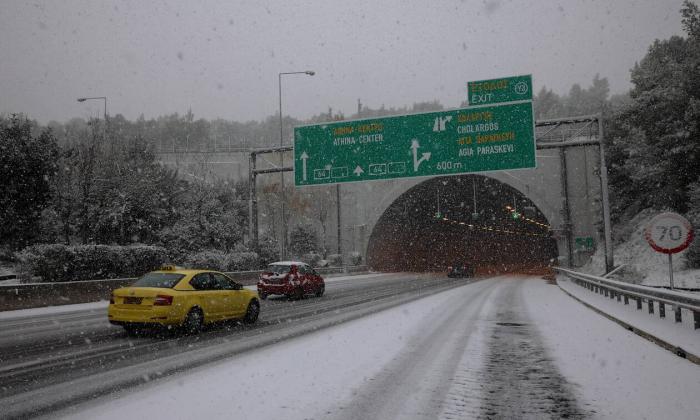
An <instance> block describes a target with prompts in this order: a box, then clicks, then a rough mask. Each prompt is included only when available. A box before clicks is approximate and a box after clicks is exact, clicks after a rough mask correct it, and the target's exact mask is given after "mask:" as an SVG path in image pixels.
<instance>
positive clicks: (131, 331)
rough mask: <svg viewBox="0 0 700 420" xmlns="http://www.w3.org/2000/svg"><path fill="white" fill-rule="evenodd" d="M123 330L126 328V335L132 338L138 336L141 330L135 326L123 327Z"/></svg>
mask: <svg viewBox="0 0 700 420" xmlns="http://www.w3.org/2000/svg"><path fill="white" fill-rule="evenodd" d="M122 328H124V331H125V332H126V335H128V336H130V337H131V336H135V335H137V334H138V332H139V329H138V328H137V327H136V326H134V325H122Z"/></svg>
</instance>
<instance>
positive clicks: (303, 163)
mask: <svg viewBox="0 0 700 420" xmlns="http://www.w3.org/2000/svg"><path fill="white" fill-rule="evenodd" d="M308 158H309V155H307V154H306V151H304V152H303V153H302V154H301V156H299V159H301V179H303V180H304V181H306V159H308Z"/></svg>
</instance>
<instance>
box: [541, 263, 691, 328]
mask: <svg viewBox="0 0 700 420" xmlns="http://www.w3.org/2000/svg"><path fill="white" fill-rule="evenodd" d="M554 269H555V270H557V271H558V272H560V273H564V274H566V275H567V276H568V277H569V278H571V279H572V281H573V282H574V283H576V284H578V285H579V286H582V287H585V288H587V289H588V290H590V291H592V292H595V293H600V294H602V295H604V296H605V297H610V299H617V301H618V302H620V301H624V304H625V305H628V304H629V301H630V299H633V300H636V302H637V309H638V310H642V308H643V306H644V303H646V304H647V307H648V311H649V313H650V314H653V313H654V302H657V304H658V307H659V316H660V317H661V318H665V317H666V305H671V306H672V311H673V313H674V316H675V321H676V322H683V320H682V314H681V309H687V310H689V311H691V312H692V313H693V321H694V326H695V329H696V330H697V329H700V296H698V297H695V296H690V295H688V294H684V293H678V292H674V291H671V290H663V289H657V288H653V287H647V286H639V285H636V284H629V283H624V282H620V281H615V280H610V279H606V278H603V277H598V276H593V275H591V274H584V273H579V272H576V271H572V270H568V269H566V268H560V267H554Z"/></svg>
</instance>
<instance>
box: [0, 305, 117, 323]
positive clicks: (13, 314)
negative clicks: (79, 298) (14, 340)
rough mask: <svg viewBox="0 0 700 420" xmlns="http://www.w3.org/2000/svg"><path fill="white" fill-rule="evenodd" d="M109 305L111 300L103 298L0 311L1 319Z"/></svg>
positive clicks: (100, 307) (86, 309)
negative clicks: (93, 300)
mask: <svg viewBox="0 0 700 420" xmlns="http://www.w3.org/2000/svg"><path fill="white" fill-rule="evenodd" d="M107 306H109V301H108V300H101V301H99V302H89V303H76V304H73V305H60V306H46V307H43V308H29V309H17V310H15V311H1V312H0V320H5V319H15V318H24V317H29V316H41V315H58V314H65V313H68V312H78V311H89V310H93V309H104V310H105V311H106V310H107ZM105 316H107V315H106V312H105Z"/></svg>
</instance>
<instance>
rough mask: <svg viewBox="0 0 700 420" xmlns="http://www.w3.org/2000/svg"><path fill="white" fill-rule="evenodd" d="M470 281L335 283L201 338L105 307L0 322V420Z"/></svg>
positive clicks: (376, 278)
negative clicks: (109, 312)
mask: <svg viewBox="0 0 700 420" xmlns="http://www.w3.org/2000/svg"><path fill="white" fill-rule="evenodd" d="M466 282H467V281H466V280H464V279H447V278H445V277H443V276H436V275H407V274H390V275H386V274H380V275H370V276H357V277H353V278H348V279H346V280H335V279H334V280H332V281H329V282H328V284H327V289H326V290H327V293H326V295H324V296H323V297H322V298H308V299H303V300H300V301H290V300H287V299H286V298H274V299H273V298H271V299H269V300H267V301H263V302H262V310H261V316H260V320H259V321H258V323H257V324H256V325H255V326H252V327H249V326H241V325H235V324H224V325H218V326H215V327H213V328H210V329H208V330H207V331H205V332H204V333H202V334H200V335H198V336H196V337H191V336H178V335H166V336H161V337H154V336H153V335H148V336H143V337H136V338H131V337H128V336H126V334H125V333H124V331H123V330H122V329H121V328H119V327H114V326H111V325H109V323H108V322H107V316H106V310H105V309H104V308H91V309H87V310H78V311H71V312H65V311H64V308H60V311H59V308H55V309H51V310H50V309H48V308H47V309H42V310H37V311H36V312H38V314H36V313H34V314H33V315H29V316H23V317H13V316H9V315H8V316H5V317H4V319H0V407H2V410H0V412H1V414H0V417H25V416H31V415H37V414H41V413H47V412H53V411H55V410H56V409H58V408H61V407H67V406H72V405H75V404H77V403H80V402H83V401H86V400H89V399H92V398H94V397H95V396H96V395H104V394H108V393H111V392H113V391H115V390H119V389H123V388H126V387H130V386H134V385H138V384H139V383H144V382H149V381H152V380H153V379H154V378H159V377H163V376H167V375H170V374H173V373H176V372H182V371H185V370H188V369H192V368H193V367H196V366H201V365H204V364H207V363H211V362H213V361H216V360H220V359H223V358H227V357H230V356H232V355H235V354H238V353H241V352H245V351H249V350H254V349H257V348H259V347H262V346H265V345H269V344H272V343H276V342H280V341H283V340H286V339H289V338H291V337H295V336H299V335H302V334H305V333H308V332H311V331H315V330H318V329H321V328H325V327H328V326H331V325H335V324H338V323H341V322H345V321H347V320H350V319H354V318H358V317H361V316H364V315H367V314H370V313H372V312H376V311H380V310H382V309H386V308H388V307H391V306H395V305H398V304H401V303H405V302H408V301H410V300H413V299H417V298H420V297H423V296H427V295H430V294H433V293H437V292H440V291H443V290H447V289H450V288H454V287H456V286H459V285H463V284H465V283H466ZM54 310H55V311H58V312H54ZM18 312H19V311H18ZM23 313H24V314H27V312H23Z"/></svg>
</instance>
